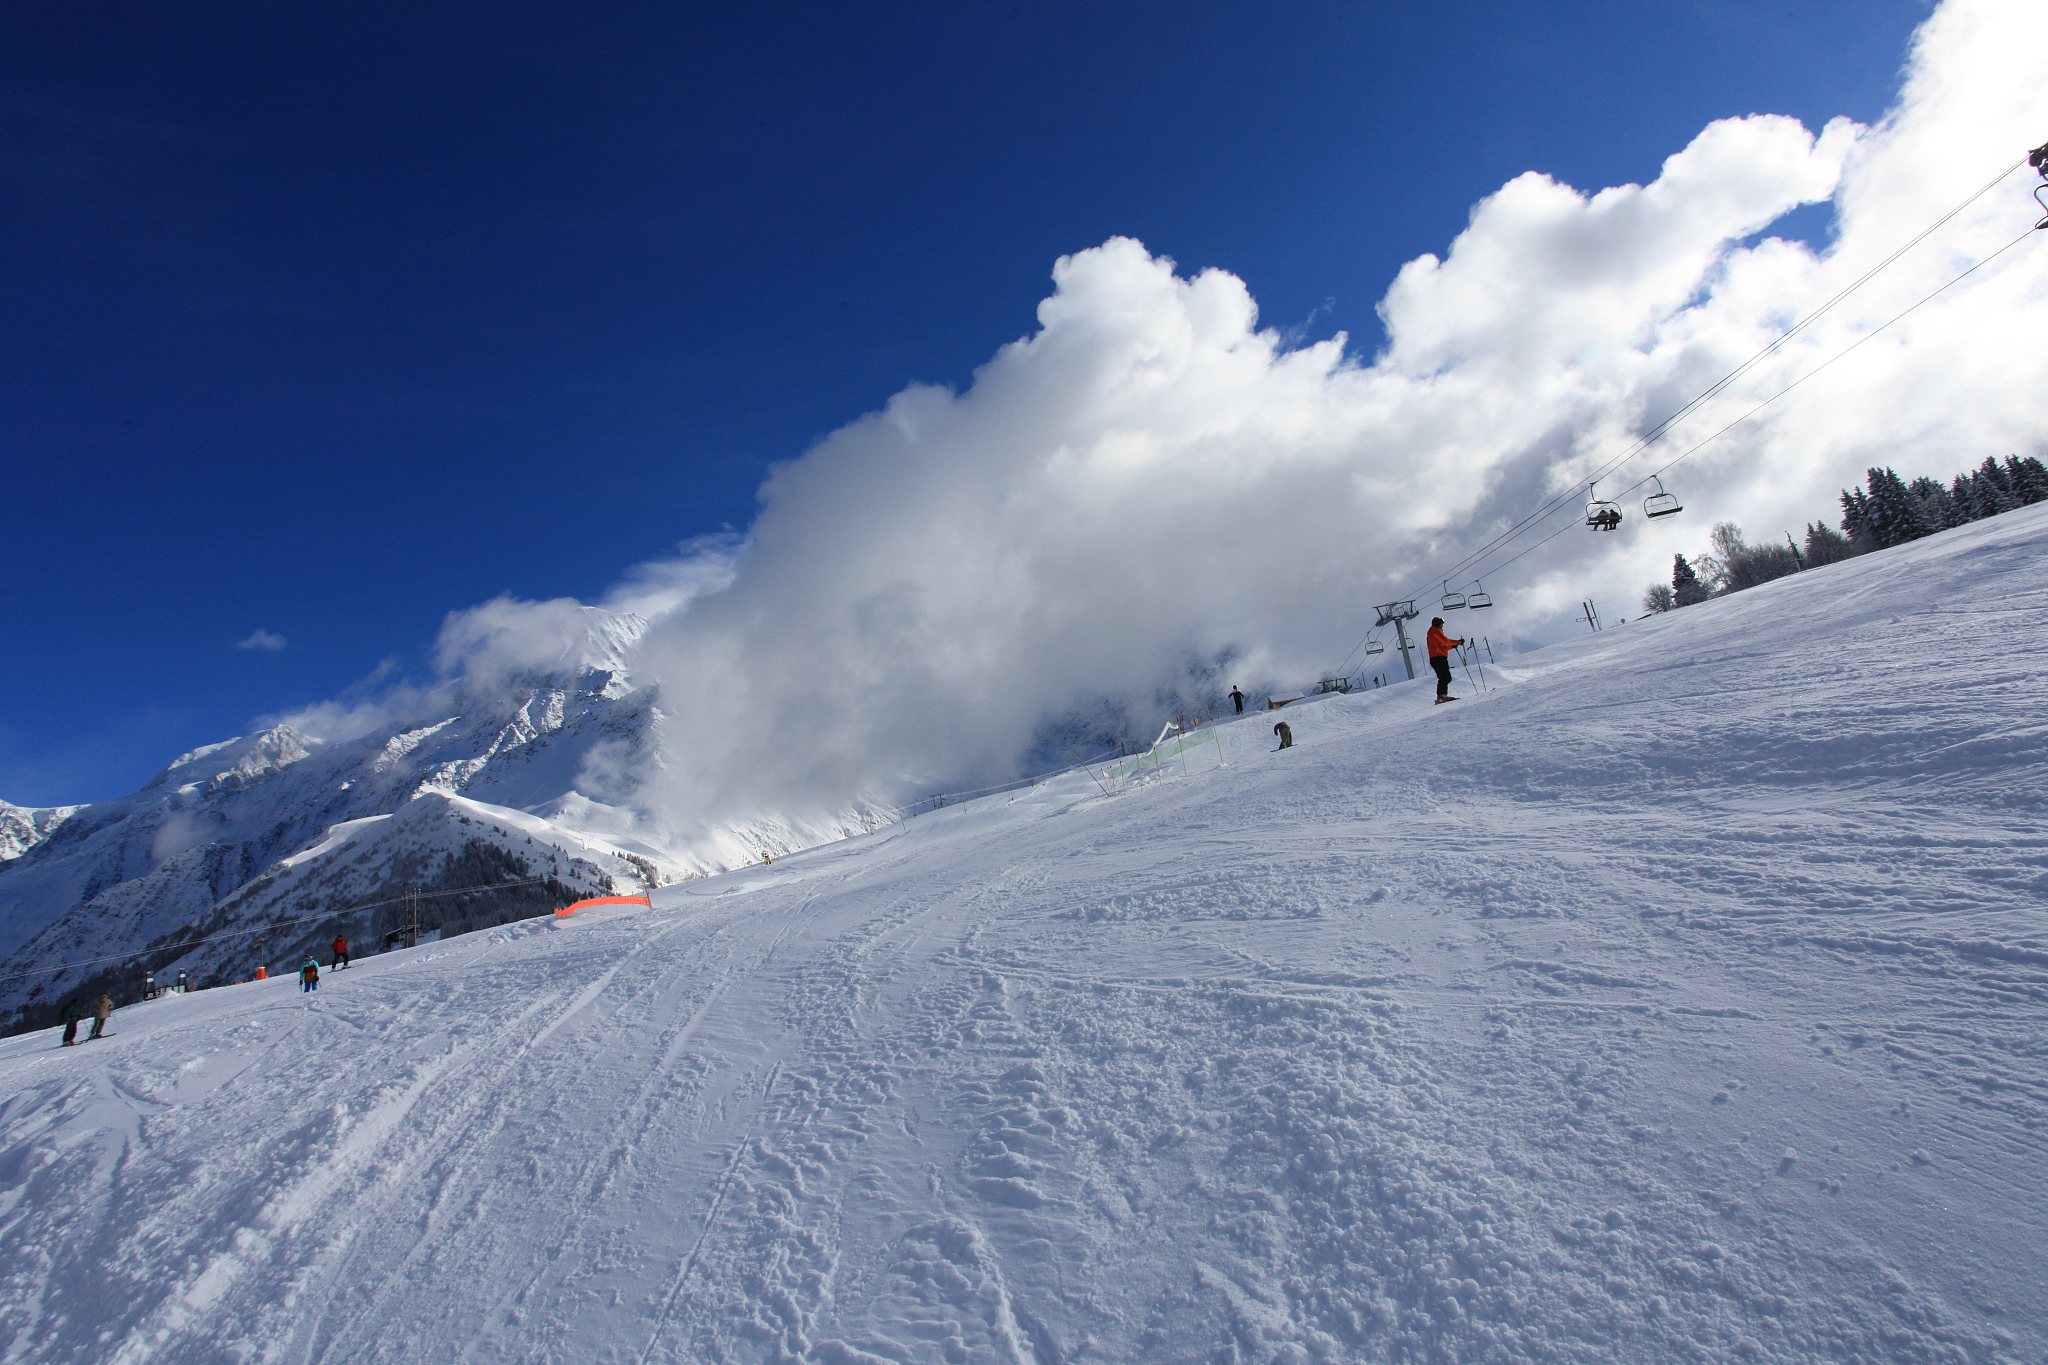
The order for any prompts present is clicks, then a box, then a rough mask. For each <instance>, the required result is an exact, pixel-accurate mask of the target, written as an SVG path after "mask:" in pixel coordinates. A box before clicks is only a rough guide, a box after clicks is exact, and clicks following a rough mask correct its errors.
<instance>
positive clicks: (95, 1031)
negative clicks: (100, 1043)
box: [85, 991, 114, 1043]
mask: <svg viewBox="0 0 2048 1365" xmlns="http://www.w3.org/2000/svg"><path fill="white" fill-rule="evenodd" d="M113 1012H114V997H113V996H111V995H108V994H107V993H106V992H105V991H101V992H100V998H99V999H97V1000H95V1001H93V1002H92V1032H91V1033H88V1034H86V1035H85V1040H86V1041H87V1042H88V1043H89V1042H91V1041H92V1040H93V1039H95V1038H97V1037H99V1036H100V1034H101V1033H102V1032H104V1031H105V1030H106V1027H107V1016H108V1015H110V1014H112V1013H113Z"/></svg>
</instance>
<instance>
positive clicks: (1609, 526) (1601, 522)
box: [1586, 483, 1621, 531]
mask: <svg viewBox="0 0 2048 1365" xmlns="http://www.w3.org/2000/svg"><path fill="white" fill-rule="evenodd" d="M1597 487H1598V485H1597V484H1590V483H1589V484H1587V485H1586V525H1587V527H1588V528H1589V529H1591V530H1595V531H1612V530H1615V529H1616V528H1618V527H1619V526H1620V525H1621V508H1620V507H1619V506H1617V505H1616V504H1614V503H1611V502H1605V501H1603V500H1601V499H1600V498H1599V497H1597V496H1596V495H1595V493H1594V489H1595V488H1597Z"/></svg>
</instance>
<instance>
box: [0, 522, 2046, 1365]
mask: <svg viewBox="0 0 2048 1365" xmlns="http://www.w3.org/2000/svg"><path fill="white" fill-rule="evenodd" d="M2044 548H2048V508H2038V509H2029V510H2027V511H2023V512H2017V513H2009V514H2007V515H2004V516H2001V517H1998V518H1996V519H1994V520H1991V521H1987V522H1980V523H1978V524H1976V525H1973V526H1970V527H1965V528H1963V529H1961V530H1958V531H1952V532H1948V533H1944V534H1943V535H1940V536H1937V537H1933V538H1930V539H1928V540H1924V541H1920V542H1916V543H1914V544H1912V545H1909V546H1905V547H1901V548H1900V549H1897V550H1893V551H1887V552H1885V553H1882V554H1878V555H1872V556H1868V557H1866V558H1863V559H1858V560H1853V561H1850V562H1847V563H1844V564H1839V565H1834V566H1831V567H1829V568H1825V569H1821V570H1817V571H1815V572H1812V573H1807V574H1802V575H1799V576H1797V577H1794V578H1791V579H1786V580H1781V581H1779V582H1776V583H1772V584H1769V585H1767V586H1765V587H1761V588H1757V589H1753V590H1751V591H1749V592H1745V593H1741V594H1739V595H1736V596H1732V597H1728V598H1724V599H1720V600H1717V601H1714V602H1711V603H1707V604H1704V605H1701V606H1696V607H1689V608H1686V609H1684V610H1681V611H1678V612H1674V613H1672V614H1670V615H1667V616H1663V617H1658V618H1654V619H1650V620H1644V621H1638V622H1633V623H1631V624H1629V625H1627V626H1626V627H1622V628H1618V629H1610V630H1608V631H1607V632H1605V633H1603V634H1599V635H1594V636H1588V637H1586V638H1584V639H1581V640H1579V641H1576V642H1574V643H1571V644H1568V645H1563V646H1558V647H1555V648H1552V649H1550V650H1546V651H1543V652H1541V653H1539V654H1535V655H1529V656H1521V657H1520V658H1518V659H1517V660H1515V661H1513V662H1512V663H1509V662H1503V663H1502V664H1501V665H1499V666H1497V667H1494V668H1491V669H1489V670H1488V672H1487V676H1488V680H1489V681H1490V682H1491V683H1492V684H1493V690H1491V691H1488V692H1483V693H1482V692H1480V691H1478V690H1477V689H1476V688H1475V687H1473V686H1471V685H1469V684H1467V683H1466V681H1465V680H1464V679H1463V678H1461V679H1460V683H1461V686H1460V692H1461V694H1462V696H1463V697H1464V699H1463V700H1461V701H1459V702H1457V703H1456V704H1454V705H1450V706H1442V707H1436V706H1432V705H1431V702H1430V698H1429V690H1428V688H1427V686H1426V684H1424V683H1416V684H1404V685H1400V686H1396V687H1392V688H1387V689H1384V690H1380V691H1374V692H1369V693H1365V694H1355V695H1352V696H1349V697H1341V698H1332V699H1327V700H1322V701H1312V702H1304V703H1299V704H1297V705H1295V706H1291V707H1289V708H1288V709H1287V710H1286V711H1285V712H1284V715H1285V716H1286V718H1287V719H1288V720H1289V721H1290V722H1291V724H1292V728H1293V731H1294V735H1295V737H1296V741H1297V742H1296V747H1294V748H1293V749H1290V750H1287V751H1284V752H1274V750H1273V743H1274V741H1273V739H1272V736H1271V734H1270V733H1269V721H1270V719H1271V718H1270V717H1267V716H1264V715H1258V716H1248V717H1246V718H1245V719H1244V720H1242V721H1237V722H1233V723H1230V724H1226V725H1224V726H1222V727H1221V733H1220V736H1218V742H1212V743H1208V744H1204V745H1200V746H1196V747H1195V748H1194V749H1192V750H1191V751H1190V752H1189V753H1188V754H1187V755H1186V756H1185V757H1184V758H1177V757H1174V756H1172V755H1171V754H1170V753H1169V755H1168V756H1167V758H1166V762H1165V763H1164V764H1161V765H1159V766H1158V767H1157V768H1155V769H1148V770H1147V772H1146V773H1145V775H1144V776H1143V777H1141V778H1137V779H1136V780H1135V781H1134V782H1133V783H1132V784H1130V785H1128V786H1127V788H1126V789H1124V790H1122V791H1120V792H1119V791H1116V788H1115V787H1114V786H1112V787H1111V788H1109V789H1108V790H1109V791H1111V792H1115V793H1116V794H1114V795H1111V794H1106V792H1105V789H1104V788H1102V787H1100V786H1098V785H1097V782H1096V780H1095V779H1094V778H1091V777H1090V776H1088V775H1087V774H1075V775H1073V776H1071V777H1067V778H1062V779H1060V780H1059V781H1057V782H1055V783H1053V784H1050V785H1042V786H1040V787H1038V788H1036V789H1034V790H1028V791H1022V792H1018V793H1015V794H1013V795H1008V796H1002V797H997V798H993V799H990V800H985V801H979V802H973V803H969V804H965V805H960V806H954V807H949V808H947V809H944V810H942V811H939V812H937V813H935V814H931V815H926V816H923V817H920V818H918V819H916V820H914V821H911V822H909V823H907V824H904V825H900V826H896V827H893V828H891V829H889V830H886V831H883V832H881V833H878V834H875V835H871V836H866V837H862V838H857V839H852V840H848V841H846V842H843V843H839V844H835V845H831V846H827V847H823V848H819V849H814V850H812V851H810V852H807V853H803V854H799V855H794V856H790V857H786V858H783V859H781V860H779V861H777V862H776V863H775V864H774V865H773V866H770V867H760V868H756V869H753V870H749V871H743V872H737V873H733V874H730V875H725V876H719V877H713V878H708V879H704V880H700V881H694V882H689V883H684V884H681V885H677V886H671V887H667V888H664V889H662V890H660V891H657V892H656V893H655V895H654V904H653V906H652V908H649V909H620V910H605V911H599V912H596V913H586V914H579V915H577V916H575V917H574V918H571V919H568V920H559V921H558V920H553V919H550V920H547V921H544V922H530V923H526V924H520V925H515V926H512V927H509V928H505V929H500V930H495V931H491V932H489V933H483V934H475V935H470V936H467V937H462V938H456V939H451V940H448V941H445V942H442V943H439V944H435V945H433V946H430V947H422V948H419V949H416V950H413V951H410V952H401V953H393V954H389V955H387V956H383V957H379V958H374V959H371V960H369V961H366V962H363V963H360V964H359V965H357V966H355V967H352V968H350V969H349V970H347V971H343V972H329V973H328V974H327V975H326V977H325V979H324V980H323V981H322V982H321V986H320V989H319V991H318V992H317V993H315V994H311V995H307V994H303V993H302V992H301V991H300V990H299V988H298V987H297V985H296V984H295V983H294V982H291V981H278V980H272V981H267V982H257V983H251V984H248V985H240V986H229V987H224V988H221V989H218V990H212V991H206V992H202V993H199V994H197V995H192V996H186V997H179V998H170V999H164V1000H159V1001H156V1002H153V1003H149V1004H144V1005H138V1006H134V1007H132V1008H129V1009H125V1010H123V1011H121V1012H120V1013H119V1014H117V1015H116V1016H115V1017H114V1020H113V1029H114V1036H113V1037H112V1038H109V1039H103V1040H100V1041H98V1042H93V1043H89V1044H86V1045H84V1046H82V1047H79V1048H76V1049H72V1050H62V1049H60V1048H58V1047H57V1045H56V1044H57V1039H56V1036H55V1033H54V1031H46V1032H42V1033H37V1034H30V1035H24V1036H21V1037H17V1038H12V1039H8V1040H6V1041H5V1042H4V1043H0V1095H4V1096H5V1107H4V1111H0V1355H4V1358H5V1359H6V1360H9V1361H78V1360H87V1359H93V1360H104V1361H115V1362H140V1361H166V1362H169V1361H193V1362H199V1361H207V1362H212V1361H252V1362H253V1361H259V1360H263V1361H335V1362H339V1361H391V1362H406V1363H407V1365H412V1363H413V1362H419V1361H425V1360H436V1361H439V1360H449V1361H452V1360H467V1361H508V1362H509V1361H563V1362H570V1361H578V1362H581V1361H628V1362H640V1361H746V1362H753V1361H815V1362H824V1363H826V1365H852V1363H853V1362H860V1363H861V1365H869V1363H871V1362H875V1361H930V1362H940V1361H947V1362H959V1361H974V1362H991V1361H1001V1362H1028V1363H1029V1365H1050V1362H1077V1361H1190V1362H1193V1361H1204V1362H1207V1361H1218V1360H1255V1361H1309V1360H1335V1361H1502V1362H1520V1361H1585V1360H1626V1361H1643V1362H1667V1361H1687V1360H1702V1361H1706V1360H1712V1361H1723V1360H1747V1361H1766V1362H1778V1361H1782V1362H1792V1361H1799V1362H1810V1361H1818V1360H1826V1361H2014V1362H2018V1361H2038V1360H2041V1359H2043V1358H2044V1357H2048V1304H2044V1301H2043V1298H2042V1296H2041V1293H2040V1288H2041V1281H2040V1271H2041V1256H2040V1253H2041V1245H2042V1235H2043V1234H2042V1228H2043V1212H2044V1209H2043V1193H2044V1186H2048V1177H2044V1173H2043V1161H2042V1158H2043V1156H2044V1149H2048V1128H2044V1126H2043V1125H2044V1121H2048V1029H2044V1020H2048V930H2044V925H2043V920H2042V909H2043V904H2044V898H2048V895H2044V893H2048V832H2044V829H2048V823H2044V819H2043V816H2044V810H2043V805H2044V801H2043V798H2044V793H2048V781H2044V772H2048V770H2044V766H2043V758H2044V755H2048V684H2044V681H2043V680H2044V676H2048V657H2044V653H2048V581H2044V575H2043V572H2042V563H2043V561H2042V554H2043V550H2044ZM1483 624H1484V623H1483V620H1482V621H1477V622H1471V623H1469V626H1468V623H1465V622H1453V627H1452V628H1453V629H1454V630H1457V629H1460V628H1480V629H1483ZM1473 682H1475V683H1476V678H1475V679H1474V680H1473ZM1170 747H1171V746H1169V749H1170ZM1183 764H1185V767H1184V768H1183Z"/></svg>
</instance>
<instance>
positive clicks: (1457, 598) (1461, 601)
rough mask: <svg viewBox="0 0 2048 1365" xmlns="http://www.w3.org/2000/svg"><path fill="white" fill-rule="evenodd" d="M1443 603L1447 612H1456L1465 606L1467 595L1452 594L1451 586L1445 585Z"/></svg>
mask: <svg viewBox="0 0 2048 1365" xmlns="http://www.w3.org/2000/svg"><path fill="white" fill-rule="evenodd" d="M1443 603H1444V610H1445V611H1456V610H1458V609H1459V608H1460V607H1462V606H1464V605H1465V594H1464V593H1461V592H1452V591H1451V585H1450V584H1449V583H1448V582H1447V583H1445V584H1444V597H1443Z"/></svg>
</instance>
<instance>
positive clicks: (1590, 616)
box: [1579, 597, 1600, 632]
mask: <svg viewBox="0 0 2048 1365" xmlns="http://www.w3.org/2000/svg"><path fill="white" fill-rule="evenodd" d="M1579 605H1580V606H1582V607H1584V608H1585V609H1586V614H1585V615H1584V616H1581V617H1580V618H1579V619H1580V620H1581V621H1583V622H1585V623H1586V625H1587V626H1588V627H1589V628H1590V629H1592V630H1594V631H1596V632H1597V631H1598V630H1599V629H1600V610H1599V608H1597V607H1595V606H1594V605H1593V599H1592V598H1590V597H1589V598H1587V599H1586V600H1585V601H1583V602H1581V603H1579Z"/></svg>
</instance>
